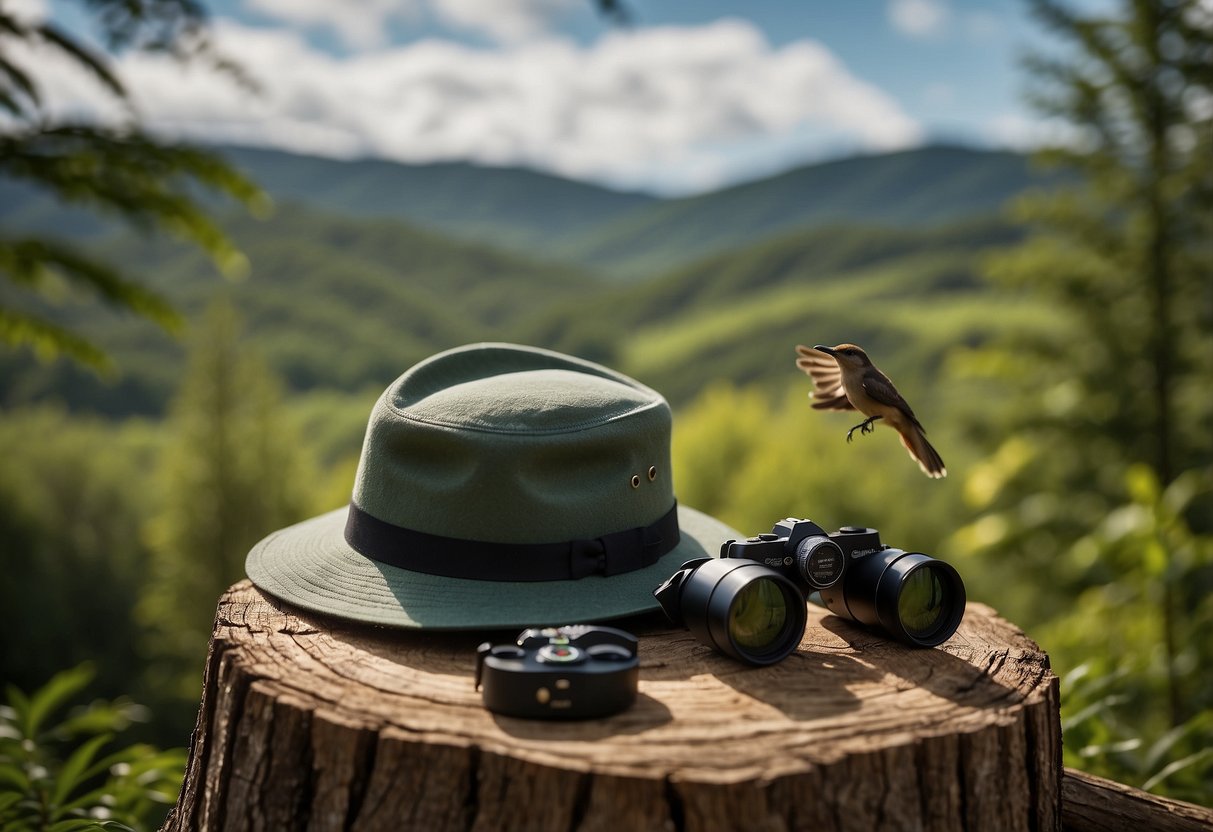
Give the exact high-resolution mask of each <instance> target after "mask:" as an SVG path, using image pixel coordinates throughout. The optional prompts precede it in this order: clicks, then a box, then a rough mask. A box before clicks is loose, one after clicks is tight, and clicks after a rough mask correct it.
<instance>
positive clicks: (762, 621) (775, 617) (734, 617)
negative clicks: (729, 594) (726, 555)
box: [729, 578, 788, 653]
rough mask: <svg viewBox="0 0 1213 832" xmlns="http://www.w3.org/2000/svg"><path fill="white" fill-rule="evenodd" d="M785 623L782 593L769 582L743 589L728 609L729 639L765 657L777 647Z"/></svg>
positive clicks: (775, 584) (786, 612) (781, 590)
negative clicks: (772, 648)
mask: <svg viewBox="0 0 1213 832" xmlns="http://www.w3.org/2000/svg"><path fill="white" fill-rule="evenodd" d="M787 620H788V604H787V599H785V598H784V596H783V589H782V588H781V587H780V586H779V584H777V583H775V582H774V581H772V580H771V579H770V578H759V579H758V580H756V581H751V582H750V583H748V584H746V585H745V586H744V587H742V589H741V591H740V592H738V593H737V594H736V595H734V596H733V605H732V606H731V607H729V637H730V638H731V639H732V640H733V643H734V644H736V645H737V646H738V647H741V648H743V649H745V650H754V651H756V652H758V653H765V652H767V651H768V650H770V649H771V647H772V646H773V645H776V644H778V643H779V641H780V639H781V638H782V637H783V635H784V629H785V625H786V624H787Z"/></svg>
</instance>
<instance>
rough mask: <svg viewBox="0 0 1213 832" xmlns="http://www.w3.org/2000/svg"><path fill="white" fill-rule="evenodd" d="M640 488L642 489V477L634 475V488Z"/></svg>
mask: <svg viewBox="0 0 1213 832" xmlns="http://www.w3.org/2000/svg"><path fill="white" fill-rule="evenodd" d="M639 487H640V475H639V474H632V488H639Z"/></svg>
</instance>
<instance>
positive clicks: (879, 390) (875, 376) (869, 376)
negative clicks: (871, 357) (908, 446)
mask: <svg viewBox="0 0 1213 832" xmlns="http://www.w3.org/2000/svg"><path fill="white" fill-rule="evenodd" d="M863 389H864V392H865V393H867V394H868V395H869V396H870V397H871V398H872V399H874V400H875V401H878V402H880V403H881V404H883V405H888V406H889V407H895V408H897V409H898V410H900V411H901V412H902V413H904V414H905V415H906V416H908V417H909V418H910V421H911V422H913V423H914V424H915V425H916V426H917V427H918V429H919V430H922V431H923V433H926V431H925V430H923V427H922V423H921V422H919V421H918V417H917V416H915V415H914V411H913V410H912V409H910V403H909V402H907V401H906V400H905V399H904V398H902V396H901V394H900V393H898V392H897V388H896V387H894V386H893V382H891V381H889V377H888V376H886V375H885V374H884V373H882V372H880V370H877V369H876V368H875V367H869V368H868V371H867V372H866V373H864V375H863Z"/></svg>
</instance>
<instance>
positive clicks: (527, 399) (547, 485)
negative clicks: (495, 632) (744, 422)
mask: <svg viewBox="0 0 1213 832" xmlns="http://www.w3.org/2000/svg"><path fill="white" fill-rule="evenodd" d="M670 425H671V417H670V408H669V405H668V404H667V403H666V401H665V399H664V398H662V396H661V395H660V394H659V393H657V392H656V391H654V390H651V389H649V388H648V387H645V386H644V385H642V384H640V383H639V382H637V381H634V380H633V379H630V378H628V377H627V376H625V375H622V374H620V373H617V372H615V371H613V370H610V369H608V368H606V367H602V366H599V365H598V364H593V363H590V362H588V361H583V360H581V359H578V358H573V357H571V356H567V355H561V354H560V353H555V352H550V351H548V350H541V349H536V348H533V347H521V346H515V345H511V344H476V345H472V346H467V347H460V348H458V349H454V350H449V351H447V352H444V353H440V354H438V355H435V356H433V357H432V358H429V359H426V360H425V361H422V362H421V363H420V364H417V365H416V366H414V367H413V368H412V369H410V370H409V371H408V372H406V373H405V374H404V375H402V376H401V377H400V378H398V379H397V380H396V381H395V382H394V383H393V384H392V385H391V386H390V387H388V389H387V390H385V391H384V393H383V395H382V396H380V398H379V401H378V402H377V403H376V404H375V408H374V410H373V411H372V413H371V418H370V422H369V424H368V426H367V432H366V439H365V441H364V443H363V446H362V459H361V461H360V462H359V465H358V474H357V478H356V480H355V482H354V493H353V499H352V500H351V502H350V505H349V507H348V508H342V509H338V510H337V511H332V512H329V513H327V514H322V515H320V516H319V517H314V518H312V519H311V520H306V521H304V522H302V523H298V524H296V525H294V526H290V527H288V528H286V529H282V530H280V531H277V532H275V533H273V534H271V535H270V536H269V537H267V538H265V539H264V540H262V541H261V542H260V543H258V544H257V545H256V546H255V547H253V550H252V551H251V552H249V555H248V559H247V561H246V564H245V567H246V569H247V571H248V575H249V577H250V578H252V580H253V583H255V584H256V585H257V586H259V587H261V588H262V589H263V590H265V591H266V592H268V593H270V594H272V595H275V596H277V597H278V598H281V599H282V600H284V601H287V602H289V603H291V604H294V605H297V606H299V607H303V608H306V609H309V610H314V611H316V612H321V613H327V614H330V615H335V616H339V617H341V618H347V619H353V620H356V621H364V622H370V623H374V624H381V625H386V626H393V627H409V628H421V629H448V630H458V629H491V628H498V627H501V628H504V627H526V626H532V625H544V624H565V623H576V622H586V621H600V620H603V619H609V618H616V617H620V616H626V615H633V614H636V613H642V612H648V611H651V610H655V609H657V606H658V605H657V602H656V601H655V600H654V598H653V594H652V593H653V589H654V588H655V587H656V586H657V585H658V584H660V583H661V582H662V581H664V580H665V579H666V578H667V577H669V575H671V574H672V573H673V572H674V571H675V570H677V568H678V567H679V565H680V564H681V563H682V562H683V561H686V560H689V559H691V558H697V557H714V556H715V555H716V553H717V552H718V551H719V549H720V545H721V543H723V542H724V541H725V540H727V539H729V538H737V537H741V535H739V534H738V533H737V532H736V531H734V530H733V529H731V528H729V527H728V526H726V525H724V524H722V523H720V522H719V521H717V520H715V519H713V518H711V517H708V516H707V515H705V514H701V513H700V512H697V511H694V510H692V509H689V508H686V507H684V506H679V505H678V504H677V503H676V501H675V499H674V489H673V483H672V478H671V476H670Z"/></svg>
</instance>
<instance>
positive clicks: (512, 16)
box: [23, 0, 591, 50]
mask: <svg viewBox="0 0 1213 832" xmlns="http://www.w3.org/2000/svg"><path fill="white" fill-rule="evenodd" d="M23 2H34V0H23ZM244 7H245V8H246V9H249V10H251V11H254V12H257V13H258V14H261V15H265V16H266V17H269V18H272V19H274V20H277V21H281V22H284V23H287V24H290V25H292V26H296V27H302V28H305V29H311V30H331V31H332V32H334V33H335V34H336V35H337V36H338V37H339V38H340V39H341V41H342V43H344V44H345V45H346V46H348V47H351V48H352V49H355V50H358V49H369V48H374V47H379V46H383V45H384V44H386V43H387V42H388V40H389V38H388V30H389V27H390V26H391V25H392V23H393V22H395V21H399V20H408V21H416V20H418V19H420V18H421V17H422V16H423V15H426V16H428V17H430V18H431V19H432V20H434V21H435V22H437V23H438V24H440V25H442V26H445V27H446V28H449V29H451V30H454V31H458V32H468V33H474V34H477V35H481V36H483V37H486V38H488V39H489V40H491V41H494V42H498V43H515V42H518V41H523V40H530V39H533V38H537V37H544V36H546V35H548V34H550V33H551V32H552V31H553V30H554V29H555V28H556V27H557V26H558V25H559V24H561V23H562V22H564V21H565V20H567V19H569V18H570V17H573V16H574V15H577V14H581V15H586V16H588V15H590V14H591V9H590V5H589V2H588V0H343V2H340V3H337V2H333V0H244Z"/></svg>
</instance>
